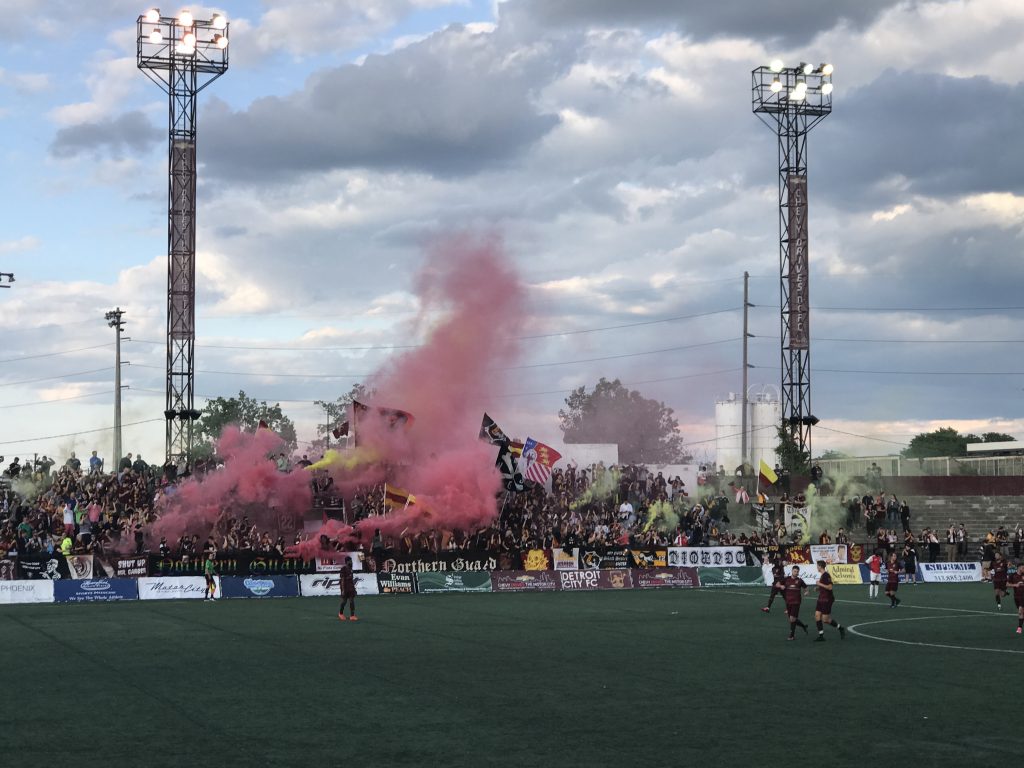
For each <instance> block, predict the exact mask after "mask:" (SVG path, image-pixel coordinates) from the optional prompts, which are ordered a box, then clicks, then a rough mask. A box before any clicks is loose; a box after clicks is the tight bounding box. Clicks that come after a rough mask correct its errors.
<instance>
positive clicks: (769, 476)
mask: <svg viewBox="0 0 1024 768" xmlns="http://www.w3.org/2000/svg"><path fill="white" fill-rule="evenodd" d="M758 474H759V475H760V476H761V478H760V479H761V480H763V481H764V482H765V483H766V484H767V485H775V484H776V483H777V482H779V476H778V475H776V474H775V470H774V469H772V468H771V467H769V466H768V465H767V464H766V463H765V460H764V459H761V466H760V468H759V469H758Z"/></svg>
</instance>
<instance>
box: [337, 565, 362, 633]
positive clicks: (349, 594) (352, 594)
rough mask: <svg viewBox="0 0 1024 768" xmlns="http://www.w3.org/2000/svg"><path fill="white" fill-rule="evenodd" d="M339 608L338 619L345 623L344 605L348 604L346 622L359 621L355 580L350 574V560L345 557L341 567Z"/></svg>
mask: <svg viewBox="0 0 1024 768" xmlns="http://www.w3.org/2000/svg"><path fill="white" fill-rule="evenodd" d="M340 576H341V607H340V608H338V618H339V619H341V620H342V621H345V620H346V619H345V603H348V604H349V609H348V612H349V617H348V621H359V619H358V617H357V616H356V580H355V576H353V574H352V558H351V557H346V558H345V564H344V565H343V566H341V574H340Z"/></svg>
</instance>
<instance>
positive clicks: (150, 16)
mask: <svg viewBox="0 0 1024 768" xmlns="http://www.w3.org/2000/svg"><path fill="white" fill-rule="evenodd" d="M146 21H148V22H149V23H150V24H156V23H157V22H158V21H160V9H159V8H150V9H149V10H148V11H146Z"/></svg>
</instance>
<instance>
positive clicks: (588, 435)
mask: <svg viewBox="0 0 1024 768" xmlns="http://www.w3.org/2000/svg"><path fill="white" fill-rule="evenodd" d="M565 404H566V408H564V409H562V410H560V411H559V412H558V419H559V422H560V426H561V429H562V434H563V437H564V439H565V442H566V443H616V444H617V445H618V446H619V461H621V462H623V463H627V464H632V463H644V464H670V463H672V462H676V461H681V460H683V459H684V458H685V456H684V453H685V452H684V448H683V436H682V435H681V434H679V422H678V421H677V420H676V419H675V417H674V416H673V410H672V409H671V408H669V407H667V406H666V405H665V404H664V403H662V402H659V401H657V400H651V399H648V398H646V397H644V396H643V395H641V394H640V393H639V392H637V391H635V390H630V389H627V388H626V387H625V386H623V384H622V382H620V381H619V380H618V379H615V381H608V380H607V379H605V378H603V377H602V378H601V380H600V381H598V382H597V385H596V386H595V387H594V389H593V391H591V392H587V388H586V387H580V388H578V389H575V390H573V392H572V394H571V395H569V397H567V398H566V399H565Z"/></svg>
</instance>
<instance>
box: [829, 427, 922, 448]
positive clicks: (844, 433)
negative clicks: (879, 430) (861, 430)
mask: <svg viewBox="0 0 1024 768" xmlns="http://www.w3.org/2000/svg"><path fill="white" fill-rule="evenodd" d="M814 428H815V429H823V430H825V431H826V432H835V433H837V434H840V435H849V436H850V437H860V438H863V439H864V440H874V441H875V442H878V443H888V444H889V445H898V446H901V447H906V446H907V443H897V442H896V441H894V440H885V439H883V438H881V437H871V435H858V434H857V433H856V432H844V431H843V430H841V429H833V428H832V427H823V426H821V425H820V424H818V425H816V426H815V427H814Z"/></svg>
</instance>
